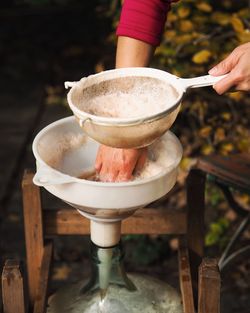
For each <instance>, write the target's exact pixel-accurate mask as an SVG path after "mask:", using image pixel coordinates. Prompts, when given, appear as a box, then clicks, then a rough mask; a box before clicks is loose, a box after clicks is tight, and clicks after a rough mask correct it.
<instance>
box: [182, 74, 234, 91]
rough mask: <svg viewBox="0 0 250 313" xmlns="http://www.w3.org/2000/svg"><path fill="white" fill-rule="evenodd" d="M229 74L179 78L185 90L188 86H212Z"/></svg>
mask: <svg viewBox="0 0 250 313" xmlns="http://www.w3.org/2000/svg"><path fill="white" fill-rule="evenodd" d="M227 75H228V74H225V75H221V76H212V75H205V76H199V77H194V78H179V77H178V78H177V79H178V80H180V82H181V84H182V85H183V88H184V90H186V89H188V88H199V87H206V86H212V85H214V84H215V83H217V82H218V81H220V80H221V79H223V78H225V77H226V76H227Z"/></svg>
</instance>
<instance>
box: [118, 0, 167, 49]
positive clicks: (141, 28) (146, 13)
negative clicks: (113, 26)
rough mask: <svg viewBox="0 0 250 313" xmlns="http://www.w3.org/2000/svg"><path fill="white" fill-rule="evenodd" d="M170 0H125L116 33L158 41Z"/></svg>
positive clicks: (156, 43) (150, 41) (147, 40)
mask: <svg viewBox="0 0 250 313" xmlns="http://www.w3.org/2000/svg"><path fill="white" fill-rule="evenodd" d="M171 2H172V1H171V0H165V1H164V0H125V1H124V4H123V7H122V12H121V16H120V21H119V24H118V27H117V31H116V34H117V35H118V36H126V37H132V38H135V39H139V40H141V41H144V42H147V43H149V44H151V45H152V46H157V45H159V43H160V40H161V35H162V32H163V29H164V25H165V21H166V16H167V12H168V11H169V9H170V5H171Z"/></svg>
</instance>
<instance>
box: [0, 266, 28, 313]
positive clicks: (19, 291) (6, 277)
mask: <svg viewBox="0 0 250 313" xmlns="http://www.w3.org/2000/svg"><path fill="white" fill-rule="evenodd" d="M2 295H3V312H4V313H25V312H26V307H25V298H24V283H23V277H22V273H21V270H20V264H19V262H18V261H16V260H7V261H6V263H5V265H4V268H3V273H2Z"/></svg>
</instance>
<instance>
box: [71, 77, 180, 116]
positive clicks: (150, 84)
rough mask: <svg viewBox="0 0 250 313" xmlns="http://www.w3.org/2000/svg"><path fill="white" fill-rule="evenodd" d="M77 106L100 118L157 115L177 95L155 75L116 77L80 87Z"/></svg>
mask: <svg viewBox="0 0 250 313" xmlns="http://www.w3.org/2000/svg"><path fill="white" fill-rule="evenodd" d="M81 97H82V99H79V100H80V101H78V102H77V103H78V109H79V110H81V111H83V112H86V113H89V114H92V115H96V116H101V117H109V118H121V119H127V118H142V117H147V116H151V115H155V114H158V113H160V112H162V111H164V110H166V109H167V108H168V103H173V101H175V100H176V98H177V92H176V90H175V89H174V88H173V87H172V86H171V85H170V84H167V83H166V82H162V81H160V80H159V79H156V78H149V77H137V79H136V80H135V79H134V77H127V78H126V79H124V78H116V79H112V80H108V81H103V82H101V83H99V84H94V85H92V86H90V87H87V88H84V89H83V90H82V95H81Z"/></svg>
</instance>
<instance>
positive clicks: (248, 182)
mask: <svg viewBox="0 0 250 313" xmlns="http://www.w3.org/2000/svg"><path fill="white" fill-rule="evenodd" d="M198 168H200V169H201V170H203V171H204V172H206V173H208V174H210V175H213V176H215V177H216V179H219V181H220V182H222V183H224V184H227V185H229V186H231V187H233V188H236V189H240V190H241V191H243V192H246V193H248V194H250V155H249V154H234V155H230V156H221V155H210V156H207V157H203V158H200V159H199V161H198Z"/></svg>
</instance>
